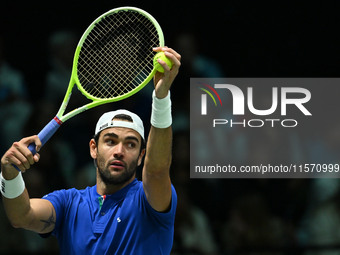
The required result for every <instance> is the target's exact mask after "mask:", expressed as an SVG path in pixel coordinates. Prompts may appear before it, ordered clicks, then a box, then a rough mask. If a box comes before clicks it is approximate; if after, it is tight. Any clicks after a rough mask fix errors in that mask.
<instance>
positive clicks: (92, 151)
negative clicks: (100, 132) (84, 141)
mask: <svg viewBox="0 0 340 255" xmlns="http://www.w3.org/2000/svg"><path fill="white" fill-rule="evenodd" d="M89 146H90V154H91V157H92V158H93V159H96V158H97V144H96V141H95V140H94V139H93V138H92V139H91V140H90V144H89Z"/></svg>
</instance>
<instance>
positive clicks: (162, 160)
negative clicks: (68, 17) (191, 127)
mask: <svg viewBox="0 0 340 255" xmlns="http://www.w3.org/2000/svg"><path fill="white" fill-rule="evenodd" d="M146 152H147V153H146V156H145V162H144V166H145V169H146V170H147V171H148V174H158V175H169V168H170V165H171V158H172V156H171V153H172V128H171V126H170V127H168V128H155V127H153V126H152V127H151V129H150V133H149V138H148V144H147V149H146Z"/></svg>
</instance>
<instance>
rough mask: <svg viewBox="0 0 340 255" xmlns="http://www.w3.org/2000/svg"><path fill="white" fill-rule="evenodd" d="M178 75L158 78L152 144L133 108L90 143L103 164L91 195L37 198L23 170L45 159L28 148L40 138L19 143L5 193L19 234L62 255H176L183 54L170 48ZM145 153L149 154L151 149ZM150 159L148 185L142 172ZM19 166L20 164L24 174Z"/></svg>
mask: <svg viewBox="0 0 340 255" xmlns="http://www.w3.org/2000/svg"><path fill="white" fill-rule="evenodd" d="M155 51H164V52H165V55H166V56H167V57H168V58H169V59H171V61H172V62H173V67H172V68H171V70H170V69H169V67H168V66H167V65H166V63H165V62H164V61H162V60H159V61H158V62H159V63H160V64H161V65H162V66H163V68H164V70H165V71H164V73H159V72H157V73H156V75H155V78H154V84H155V89H154V92H153V95H152V97H153V102H152V113H151V129H150V132H149V136H148V141H147V143H146V146H145V136H144V127H143V122H142V120H141V119H140V118H139V117H138V116H137V115H136V114H134V113H131V112H129V111H127V110H117V111H112V112H107V113H105V114H104V115H102V116H101V117H100V119H99V120H98V122H97V125H96V128H95V136H94V138H93V139H91V141H90V143H89V147H90V154H91V157H92V158H93V159H94V161H95V165H96V173H97V179H96V185H95V186H92V187H87V188H86V189H84V190H77V189H69V190H59V191H54V192H52V193H50V194H48V195H46V196H44V197H43V198H42V199H30V198H29V195H28V191H27V190H26V188H25V183H24V181H23V178H22V174H21V172H25V171H26V170H28V169H29V168H30V167H31V165H33V164H34V163H37V162H38V161H39V158H40V155H39V154H38V153H37V154H35V155H32V153H31V152H30V151H29V150H28V148H27V146H28V145H29V144H30V143H32V142H34V143H35V144H36V150H37V151H39V149H40V147H41V142H40V140H39V138H38V136H31V137H27V138H23V139H22V140H20V141H19V142H15V143H13V145H12V147H11V148H10V149H9V150H8V151H7V152H6V153H5V154H4V156H3V157H2V159H1V184H2V187H1V193H2V195H3V203H4V207H5V210H6V213H7V216H8V218H9V220H10V222H11V224H12V225H13V226H14V227H16V228H24V229H28V230H31V231H35V232H37V233H39V234H41V235H42V236H49V235H50V234H53V235H55V236H56V237H57V239H58V242H59V246H60V253H61V254H148V255H150V254H170V251H171V247H172V243H173V235H174V220H175V212H176V206H177V195H176V192H175V189H174V187H173V186H172V184H171V181H170V175H169V168H170V163H171V142H172V130H171V124H172V117H171V100H170V87H171V85H172V83H173V81H174V79H175V77H176V76H177V74H178V70H179V67H180V59H181V56H180V55H179V54H178V53H177V52H176V51H175V50H173V49H171V48H168V47H162V48H156V49H155ZM145 147H146V148H145ZM144 155H145V160H144V166H143V173H142V179H143V180H142V181H138V180H137V179H136V168H137V166H139V165H140V164H141V163H142V158H143V157H144ZM12 164H15V165H16V166H18V168H19V169H20V170H21V172H18V171H17V170H16V169H15V168H14V167H13V165H12Z"/></svg>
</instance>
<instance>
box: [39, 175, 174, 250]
mask: <svg viewBox="0 0 340 255" xmlns="http://www.w3.org/2000/svg"><path fill="white" fill-rule="evenodd" d="M171 188H172V200H171V208H170V209H169V211H167V212H165V213H160V212H157V211H155V210H154V209H153V208H152V207H151V206H150V204H149V203H148V201H147V199H146V196H145V193H144V190H143V183H142V182H141V181H138V180H137V179H135V180H134V181H133V182H132V183H130V184H129V185H128V186H126V187H124V188H123V189H121V190H119V191H118V192H116V193H114V194H113V195H107V196H100V195H99V194H98V193H97V186H92V187H87V188H86V189H84V190H77V189H68V190H59V191H54V192H52V193H50V194H48V195H46V196H44V197H43V199H47V200H49V201H50V202H51V203H52V204H53V206H54V208H55V211H56V215H57V219H56V225H55V229H54V231H53V232H52V234H53V235H55V236H56V237H57V239H58V242H59V246H60V253H61V254H82V255H85V254H143V255H145V254H147V255H152V254H170V251H171V248H172V244H173V236H174V221H175V213H176V206H177V195H176V192H175V189H174V187H173V186H172V187H171ZM104 198H105V199H104Z"/></svg>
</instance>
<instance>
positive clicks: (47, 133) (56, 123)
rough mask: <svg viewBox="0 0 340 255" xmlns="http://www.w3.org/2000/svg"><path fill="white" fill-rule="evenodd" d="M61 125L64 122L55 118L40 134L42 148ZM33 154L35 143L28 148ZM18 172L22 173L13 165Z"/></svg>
mask: <svg viewBox="0 0 340 255" xmlns="http://www.w3.org/2000/svg"><path fill="white" fill-rule="evenodd" d="M61 124H63V122H62V121H61V120H60V119H59V118H58V117H57V116H55V117H54V118H53V119H52V120H51V121H50V122H49V123H48V124H47V125H46V126H45V127H44V128H43V129H42V130H41V131H40V132H39V134H38V137H39V139H40V141H41V146H44V144H45V143H46V142H47V141H48V140H49V139H50V138H51V137H52V136H53V134H54V133H55V132H56V131H57V130H58V128H59V127H60V126H61ZM27 148H28V149H29V150H30V151H31V152H32V154H33V155H34V154H36V153H37V151H36V149H35V148H36V144H35V143H31V144H29V145H28V147H27ZM13 166H14V167H15V168H16V169H17V170H18V171H20V169H19V168H18V167H17V166H16V165H13Z"/></svg>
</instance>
